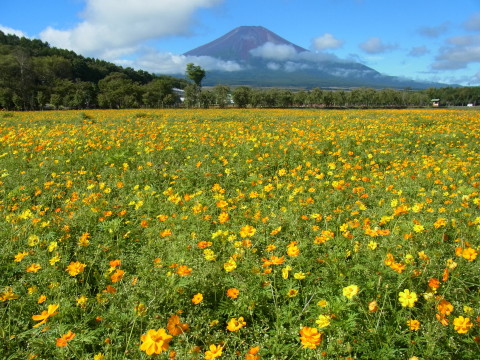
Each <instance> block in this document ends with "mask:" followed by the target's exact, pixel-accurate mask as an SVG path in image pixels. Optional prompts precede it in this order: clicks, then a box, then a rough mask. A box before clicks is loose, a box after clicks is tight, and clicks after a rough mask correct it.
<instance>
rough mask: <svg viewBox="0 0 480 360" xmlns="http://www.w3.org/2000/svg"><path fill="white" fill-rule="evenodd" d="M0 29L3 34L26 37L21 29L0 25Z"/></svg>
mask: <svg viewBox="0 0 480 360" xmlns="http://www.w3.org/2000/svg"><path fill="white" fill-rule="evenodd" d="M0 31H2V32H4V33H5V34H12V35H17V36H18V37H28V36H27V35H25V33H24V32H23V31H21V30H15V29H12V28H10V27H7V26H2V25H0Z"/></svg>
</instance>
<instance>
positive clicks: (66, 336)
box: [56, 330, 77, 347]
mask: <svg viewBox="0 0 480 360" xmlns="http://www.w3.org/2000/svg"><path fill="white" fill-rule="evenodd" d="M76 335H77V334H75V333H74V332H72V331H71V330H68V332H67V333H66V334H63V335H62V336H61V337H59V338H57V342H56V345H57V346H58V347H63V346H67V345H68V342H69V341H70V340H72V339H73V338H74V337H75V336H76Z"/></svg>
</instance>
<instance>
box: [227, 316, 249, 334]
mask: <svg viewBox="0 0 480 360" xmlns="http://www.w3.org/2000/svg"><path fill="white" fill-rule="evenodd" d="M246 325H247V323H246V322H245V320H244V319H243V316H240V317H239V318H238V319H237V318H231V319H230V320H229V321H228V322H227V330H228V331H238V330H240V329H241V328H242V327H244V326H246Z"/></svg>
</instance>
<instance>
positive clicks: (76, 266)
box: [65, 261, 87, 276]
mask: <svg viewBox="0 0 480 360" xmlns="http://www.w3.org/2000/svg"><path fill="white" fill-rule="evenodd" d="M86 266H87V265H86V264H83V263H81V262H80V261H72V262H70V264H69V265H68V266H67V268H66V269H65V271H67V272H68V273H69V274H70V276H77V275H78V274H81V273H82V272H83V271H84V270H85V267H86Z"/></svg>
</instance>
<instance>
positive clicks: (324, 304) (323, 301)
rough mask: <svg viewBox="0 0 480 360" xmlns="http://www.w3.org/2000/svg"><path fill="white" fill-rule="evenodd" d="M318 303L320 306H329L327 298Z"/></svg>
mask: <svg viewBox="0 0 480 360" xmlns="http://www.w3.org/2000/svg"><path fill="white" fill-rule="evenodd" d="M317 305H318V306H320V307H327V306H328V301H327V300H325V299H322V300H320V301H319V302H318V303H317Z"/></svg>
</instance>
